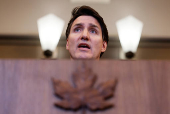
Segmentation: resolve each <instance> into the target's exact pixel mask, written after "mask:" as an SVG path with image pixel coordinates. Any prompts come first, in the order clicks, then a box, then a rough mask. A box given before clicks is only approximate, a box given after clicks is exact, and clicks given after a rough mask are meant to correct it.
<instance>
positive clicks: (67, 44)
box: [66, 39, 69, 50]
mask: <svg viewBox="0 0 170 114" xmlns="http://www.w3.org/2000/svg"><path fill="white" fill-rule="evenodd" d="M66 49H67V50H69V43H68V39H67V43H66Z"/></svg>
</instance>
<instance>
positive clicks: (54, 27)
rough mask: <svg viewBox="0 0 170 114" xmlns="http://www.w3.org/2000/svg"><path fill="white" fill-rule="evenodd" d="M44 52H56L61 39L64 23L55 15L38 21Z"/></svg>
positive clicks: (49, 15)
mask: <svg viewBox="0 0 170 114" xmlns="http://www.w3.org/2000/svg"><path fill="white" fill-rule="evenodd" d="M37 24H38V32H39V38H40V43H41V47H42V50H43V51H45V50H50V51H52V52H53V51H54V50H55V49H56V46H57V44H58V42H59V39H60V37H61V34H62V31H63V28H64V21H63V20H62V19H60V18H59V17H57V16H55V15H54V14H48V15H46V16H44V17H42V18H40V19H38V20H37Z"/></svg>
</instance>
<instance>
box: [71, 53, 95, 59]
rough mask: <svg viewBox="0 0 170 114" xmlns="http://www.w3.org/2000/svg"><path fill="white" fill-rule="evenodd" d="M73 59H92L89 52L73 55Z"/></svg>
mask: <svg viewBox="0 0 170 114" xmlns="http://www.w3.org/2000/svg"><path fill="white" fill-rule="evenodd" d="M73 59H93V56H91V55H89V54H81V55H77V56H75V57H73Z"/></svg>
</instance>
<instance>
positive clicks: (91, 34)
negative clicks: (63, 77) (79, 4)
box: [66, 16, 107, 59]
mask: <svg viewBox="0 0 170 114" xmlns="http://www.w3.org/2000/svg"><path fill="white" fill-rule="evenodd" d="M106 48H107V43H106V42H105V41H103V39H102V30H101V27H100V24H99V23H98V21H97V20H96V19H95V18H94V17H92V16H79V17H78V18H77V19H75V20H74V22H73V24H72V26H71V29H70V34H69V36H68V39H67V44H66V49H67V50H69V52H70V56H71V58H72V59H100V53H101V52H105V51H106Z"/></svg>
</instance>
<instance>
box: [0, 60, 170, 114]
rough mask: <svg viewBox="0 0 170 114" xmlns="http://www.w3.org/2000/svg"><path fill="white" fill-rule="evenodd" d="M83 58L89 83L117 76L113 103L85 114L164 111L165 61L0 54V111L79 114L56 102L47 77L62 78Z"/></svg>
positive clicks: (168, 101)
mask: <svg viewBox="0 0 170 114" xmlns="http://www.w3.org/2000/svg"><path fill="white" fill-rule="evenodd" d="M83 62H85V63H86V65H87V67H89V68H91V69H92V71H93V73H95V74H96V75H97V76H98V79H97V82H96V83H95V85H97V84H99V83H100V82H103V81H107V80H110V79H114V78H117V79H118V84H117V86H116V90H115V96H114V97H113V98H110V99H108V102H112V103H113V104H114V105H115V106H114V107H113V108H110V109H107V110H104V111H97V112H91V111H87V112H86V113H87V114H170V61H113V60H101V61H92V60H89V61H70V60H0V114H81V110H78V111H75V112H74V111H67V110H62V109H60V108H56V107H55V106H54V103H55V102H57V101H60V100H61V99H60V98H58V97H56V96H55V95H54V90H53V85H52V81H51V78H52V77H54V78H56V79H60V80H63V81H68V82H69V83H70V84H72V81H71V79H70V78H71V75H72V73H73V72H75V71H76V70H77V69H78V68H79V67H80V66H81V64H83Z"/></svg>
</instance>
